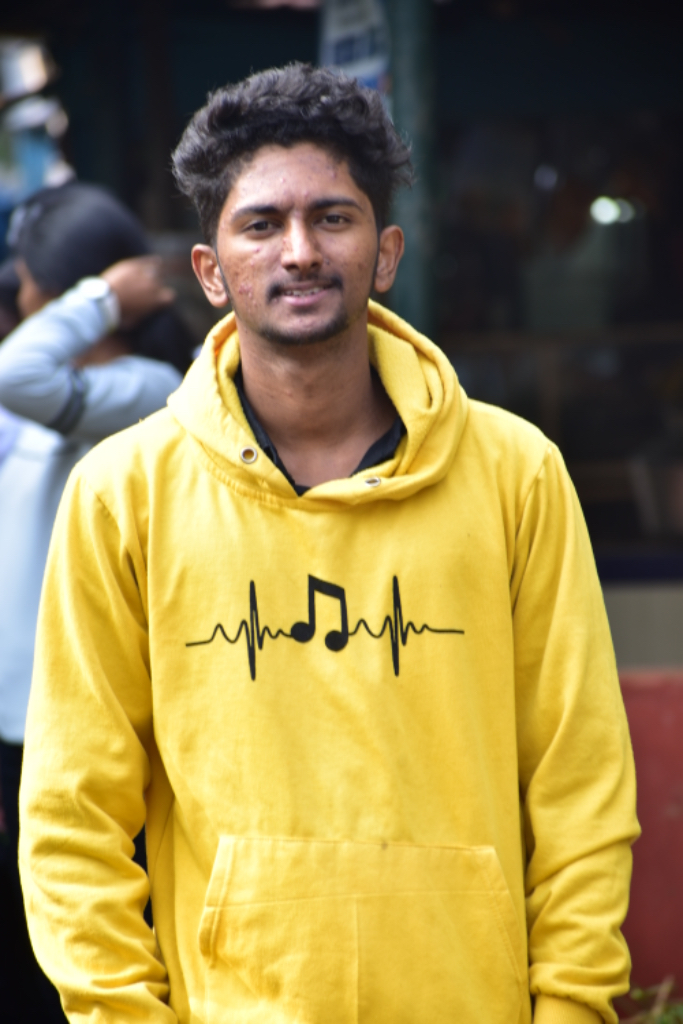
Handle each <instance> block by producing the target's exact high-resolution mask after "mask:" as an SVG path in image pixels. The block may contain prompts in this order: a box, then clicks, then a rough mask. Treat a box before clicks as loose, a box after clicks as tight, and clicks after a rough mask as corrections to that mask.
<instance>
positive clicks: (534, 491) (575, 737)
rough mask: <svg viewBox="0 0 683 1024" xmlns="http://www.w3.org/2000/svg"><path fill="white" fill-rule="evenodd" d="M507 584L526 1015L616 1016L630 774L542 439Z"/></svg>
mask: <svg viewBox="0 0 683 1024" xmlns="http://www.w3.org/2000/svg"><path fill="white" fill-rule="evenodd" d="M511 592H512V602H513V623H514V635H515V650H516V665H515V669H516V685H517V721H518V749H519V762H520V789H521V795H522V801H523V810H524V828H525V840H526V849H527V871H526V894H527V923H528V930H529V959H530V984H531V992H532V994H533V995H535V996H536V1014H535V1021H536V1024H564V1022H565V1021H566V1022H567V1024H590V1022H591V1021H595V1022H599V1021H600V1020H601V1019H604V1020H606V1021H609V1022H610V1024H615V1022H616V1019H617V1018H616V1014H615V1013H614V1010H613V1009H612V1006H611V1000H612V999H613V997H614V996H616V995H619V994H621V993H623V992H626V991H627V990H628V984H629V969H630V961H629V955H628V950H627V948H626V944H625V942H624V939H623V937H622V935H621V932H620V927H621V923H622V921H623V919H624V917H625V914H626V910H627V907H628V894H629V884H630V877H631V849H630V847H631V844H632V842H633V841H634V840H635V839H636V838H637V836H638V834H639V829H638V823H637V821H636V816H635V778H634V768H633V756H632V752H631V744H630V739H629V734H628V726H627V723H626V716H625V712H624V707H623V702H622V698H621V692H620V688H619V680H618V677H617V672H616V665H615V662H614V654H613V650H612V644H611V639H610V634H609V627H608V623H607V617H606V614H605V608H604V603H603V599H602V593H601V590H600V585H599V582H598V579H597V573H596V571H595V565H594V561H593V556H592V552H591V548H590V542H589V539H588V535H587V531H586V527H585V524H584V521H583V516H582V514H581V509H580V507H579V504H578V501H577V498H576V495H575V493H574V489H573V487H572V484H571V482H570V480H569V477H568V475H567V472H566V470H565V468H564V465H563V463H562V460H561V458H560V456H559V453H558V452H557V450H556V449H555V448H554V446H551V445H549V447H548V451H547V453H546V457H545V459H544V463H543V466H542V467H541V470H540V472H539V474H538V476H537V478H536V480H535V481H534V484H533V486H532V488H531V491H530V493H529V495H528V497H527V499H526V502H525V507H524V509H523V513H522V517H521V522H520V525H519V529H518V534H517V541H516V553H515V565H514V568H513V574H512V581H511Z"/></svg>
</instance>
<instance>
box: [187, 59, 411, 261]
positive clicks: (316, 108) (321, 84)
mask: <svg viewBox="0 0 683 1024" xmlns="http://www.w3.org/2000/svg"><path fill="white" fill-rule="evenodd" d="M299 142H314V143H317V144H318V145H320V146H322V147H324V148H325V149H327V150H329V151H330V152H331V153H332V154H333V155H335V156H336V157H337V158H338V159H341V160H346V161H347V162H348V166H349V172H350V174H351V176H352V178H353V180H354V181H355V183H356V185H357V186H358V188H359V189H361V191H362V192H364V193H365V194H366V195H367V197H368V199H369V200H370V202H371V203H372V208H373V210H374V213H375V219H376V221H377V226H378V229H380V230H381V229H382V228H383V227H384V225H385V224H386V223H387V219H388V217H389V208H390V205H391V200H392V197H393V195H394V193H395V192H396V190H397V189H398V188H399V187H400V186H402V185H411V184H412V181H413V170H412V165H411V162H410V147H409V146H408V145H407V144H406V143H405V142H404V141H403V139H401V137H400V135H399V134H398V132H397V131H396V129H395V128H394V126H393V124H392V122H391V118H390V117H389V115H388V113H387V111H386V109H385V107H384V104H383V103H382V99H381V97H380V96H379V94H378V93H377V92H375V91H374V90H372V89H367V88H365V87H364V86H362V85H360V84H359V83H358V82H357V81H356V80H355V79H352V78H347V77H346V76H345V75H341V74H338V73H336V72H333V71H330V70H329V68H314V67H312V66H311V65H310V64H300V63H295V64H288V65H287V66H286V67H283V68H270V69H269V70H268V71H261V72H259V73H258V74H255V75H251V76H250V77H249V78H245V79H244V80H243V81H242V82H238V83H237V84H236V85H228V86H225V87H224V88H222V89H217V90H216V92H214V93H210V94H209V97H208V101H207V103H206V106H204V107H202V108H201V110H198V111H197V113H196V114H195V115H194V117H193V118H192V120H191V121H190V123H189V125H188V126H187V128H186V129H185V132H184V133H183V137H182V138H181V140H180V143H179V144H178V147H177V149H176V151H175V153H174V154H173V172H174V174H175V179H176V181H177V183H178V187H179V188H180V190H181V192H183V193H184V194H185V195H186V196H188V197H189V198H190V199H191V200H192V202H193V203H194V205H195V207H196V210H197V213H198V215H199V222H200V225H201V228H202V231H203V233H204V237H205V238H206V240H207V242H208V243H209V244H210V245H214V244H215V241H216V230H217V227H218V220H219V217H220V213H221V210H222V209H223V206H224V204H225V200H226V199H227V197H228V193H229V192H230V189H231V188H232V186H233V184H234V182H235V179H236V178H237V176H238V174H239V173H240V171H241V170H242V169H243V168H244V166H245V165H246V164H247V163H248V162H249V160H250V158H251V157H252V156H253V154H254V153H255V152H256V151H257V150H258V149H260V148H261V147H262V146H267V145H277V146H285V147H289V146H294V145H296V144H297V143H299Z"/></svg>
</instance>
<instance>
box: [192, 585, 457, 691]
mask: <svg viewBox="0 0 683 1024" xmlns="http://www.w3.org/2000/svg"><path fill="white" fill-rule="evenodd" d="M392 590H393V600H394V608H393V615H387V616H386V617H385V619H384V622H383V623H382V628H381V629H380V630H379V632H378V633H375V632H374V630H372V629H371V628H370V626H369V625H368V623H367V621H366V620H365V619H359V620H358V622H357V623H356V625H355V626H354V627H353V629H352V630H349V620H348V612H347V607H346V592H345V591H344V588H343V587H339V586H337V584H336V583H328V582H327V581H326V580H320V579H318V578H317V577H315V576H309V577H308V621H303V622H295V623H294V625H293V626H292V628H291V630H290V632H289V633H288V632H287V631H286V630H284V629H278V630H276V631H275V632H273V630H272V629H270V627H268V626H265V627H264V628H263V629H261V625H260V621H259V613H258V602H257V600H256V585H255V583H254V581H253V580H252V581H251V582H250V584H249V619H248V620H247V619H242V621H241V622H240V624H239V627H238V629H237V632H236V633H235V635H234V636H229V635H228V633H226V631H225V628H224V627H223V624H222V623H221V622H219V623H218V624H217V625H216V626H215V627H214V630H213V633H212V634H211V636H210V637H209V638H208V640H192V641H190V643H186V644H185V646H186V647H206V646H207V645H208V644H212V643H213V642H214V640H215V639H216V637H217V636H222V637H223V639H224V640H225V641H226V642H227V643H229V644H236V643H237V642H238V641H239V639H240V637H241V636H244V639H245V642H246V645H247V655H248V658H249V674H250V675H251V678H252V679H256V651H257V649H258V650H259V651H262V650H263V644H264V643H265V639H266V637H270V639H271V640H277V639H278V637H285V638H286V639H288V640H295V641H296V643H299V644H306V643H308V642H309V640H312V639H313V637H314V636H315V629H316V616H315V607H316V605H315V596H316V594H322V595H323V596H324V597H330V598H333V599H334V600H335V601H339V614H340V619H341V622H340V626H341V628H340V629H331V630H329V631H328V632H327V633H326V634H325V638H324V639H325V646H326V647H327V649H328V650H329V651H334V652H335V653H337V652H339V651H343V649H344V648H345V647H346V645H347V644H348V642H349V639H350V638H351V637H354V636H356V634H357V633H358V632H360V630H361V629H364V630H365V632H366V633H367V634H368V636H371V637H372V639H373V640H381V638H382V637H383V636H384V634H385V633H386V632H387V630H388V632H389V640H390V642H391V662H392V665H393V667H394V675H395V676H397V675H398V674H399V670H400V651H401V647H405V646H406V644H407V643H408V637H409V635H410V633H411V632H413V633H414V634H415V635H416V636H420V635H421V634H422V633H450V634H452V635H460V636H462V635H464V633H465V630H464V629H436V628H435V627H434V626H429V625H427V623H426V622H425V623H423V625H421V626H416V625H415V623H414V622H411V621H410V620H409V621H408V622H406V623H404V621H403V608H402V606H401V592H400V589H399V585H398V578H397V577H396V576H394V578H393V588H392Z"/></svg>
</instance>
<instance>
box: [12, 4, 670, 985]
mask: <svg viewBox="0 0 683 1024" xmlns="http://www.w3.org/2000/svg"><path fill="white" fill-rule="evenodd" d="M676 8H677V5H674V4H673V3H670V2H669V3H666V2H663V0H621V2H616V0H590V2H588V0H571V2H569V0H567V2H565V0H442V2H435V0H385V2H383V0H325V2H322V0H290V2H289V3H283V2H278V0H233V2H230V0H167V2H164V0H135V2H133V0H24V2H23V3H22V4H21V5H19V4H17V5H14V9H13V10H7V9H6V10H5V11H4V13H3V14H2V16H1V17H0V81H1V96H0V239H1V238H3V237H4V229H5V226H6V223H7V220H8V218H9V214H10V212H11V210H12V208H13V206H14V205H15V204H16V203H17V202H18V201H19V200H20V199H22V198H24V197H25V196H26V195H28V194H30V193H31V192H32V191H35V190H36V189H37V188H39V187H41V186H42V185H43V184H46V183H52V184H58V183H60V182H62V181H65V180H68V179H69V177H72V176H77V177H78V178H79V179H82V180H84V181H91V182H97V183H100V184H103V185H106V186H108V187H109V188H110V189H111V190H112V191H113V192H114V193H115V194H116V195H117V196H118V197H119V198H121V199H122V200H123V201H124V202H126V203H127V204H128V205H129V206H130V207H131V208H132V209H133V210H134V211H135V212H136V213H137V214H138V215H139V216H140V217H141V218H142V220H143V222H144V223H145V225H146V226H147V228H148V229H149V230H150V231H151V232H152V234H153V237H154V240H155V246H156V249H157V251H158V252H159V253H161V254H162V255H163V256H164V258H165V261H166V270H167V274H168V276H169V278H170V279H171V282H172V283H173V284H174V285H175V287H176V288H177V289H178V290H179V293H180V295H181V300H182V307H183V312H184V315H185V317H186V320H187V322H188V324H189V325H190V327H191V328H192V330H193V331H194V332H195V333H196V336H197V341H198V342H199V341H201V339H202V338H203V335H204V333H205V332H206V330H207V329H208V328H209V327H210V326H211V324H212V322H213V319H214V317H215V313H214V311H212V310H211V308H210V307H208V305H207V304H206V302H205V300H204V299H203V296H202V295H201V293H200V291H199V289H198V287H197V286H196V285H195V282H194V279H193V277H192V275H191V272H190V265H189V259H188V255H189V250H190V247H191V245H192V244H193V242H194V241H197V240H199V234H198V229H197V225H196V221H195V218H194V214H193V212H192V211H191V210H190V209H189V208H188V206H187V204H186V203H185V201H184V200H183V199H181V197H179V196H178V195H177V193H176V192H175V190H174V187H173V184H172V180H171V177H170V173H169V154H170V151H171V149H172V148H173V146H174V145H175V143H176V141H177V139H178V137H179V135H180V133H181V131H182V129H183V127H184V125H185V124H186V122H187V120H188V118H189V117H190V115H191V114H192V112H193V111H194V110H196V108H197V107H199V106H201V105H202V103H203V102H204V99H205V97H206V93H207V91H209V90H210V89H213V88H215V87H217V86H220V85H223V84H225V83H226V82H230V81H236V80H238V79H240V78H242V77H244V76H245V75H247V74H249V73H250V72H251V71H253V70H260V69H262V68H266V67H269V66H271V65H278V64H283V63H286V62H287V61H290V60H303V61H310V62H313V63H316V62H323V63H327V64H331V65H336V66H338V67H340V68H343V69H344V70H346V71H347V72H349V73H351V74H354V75H357V76H358V77H360V78H362V79H363V80H364V81H366V82H367V83H368V84H370V85H372V86H373V87H376V88H379V89H380V90H381V91H382V92H383V93H384V95H385V97H386V102H387V103H388V104H389V107H390V109H391V111H392V115H393V117H394V119H395V121H396V123H397V125H398V127H399V128H400V129H401V130H402V131H405V132H407V133H408V134H409V135H410V137H411V139H412V140H413V145H414V154H415V162H416V165H417V171H418V183H417V185H416V186H415V188H414V189H413V190H412V192H411V193H409V194H407V195H406V196H404V197H402V198H401V200H400V201H399V202H398V203H397V209H396V216H397V218H398V219H399V221H400V223H401V224H402V225H403V226H404V228H405V229H406V231H407V235H408V252H407V255H406V259H405V261H404V265H403V266H402V271H401V274H402V276H401V278H400V280H399V282H398V285H397V287H396V288H395V289H394V293H395V294H394V295H393V296H390V298H389V304H391V305H393V308H395V309H396V311H397V312H399V313H401V314H402V315H405V316H406V317H407V318H408V319H409V320H411V322H413V323H414V324H415V325H416V326H418V327H419V328H421V329H422V330H424V331H425V332H427V333H429V334H430V335H431V336H432V337H433V338H434V339H435V340H436V341H437V342H438V344H439V345H441V347H442V348H443V349H444V350H445V351H446V352H447V353H448V355H449V357H450V358H451V360H452V361H453V363H454V365H455V367H456V369H457V370H458V373H459V375H460V379H461V381H462V383H463V385H464V387H465V389H466V391H467V392H468V394H469V395H470V396H472V397H475V398H480V399H482V400H484V401H487V402H493V403H495V404H498V405H502V406H504V407H506V408H508V409H510V410H512V411H514V412H516V413H519V414H520V415H522V416H524V417H526V418H528V419H530V420H532V421H533V422H535V423H537V424H538V425H539V426H540V427H541V428H542V429H543V430H544V431H545V432H546V434H548V436H549V437H551V438H552V439H553V440H554V441H556V442H557V443H558V444H559V446H560V448H561V450H562V452H563V454H564V456H565V459H566V461H567V463H568V466H569V469H570V472H571V474H572V477H573V479H574V481H575V484H576V487H577V490H578V493H579V496H580V498H581V502H582V505H583V508H584V511H585V515H586V519H587V522H588V527H589V530H590V533H591V537H592V540H593V544H594V548H595V553H596V559H597V564H598V570H599V573H600V577H601V580H602V583H603V587H604V592H605V598H606V603H607V608H608V614H609V616H610V622H611V625H612V630H613V635H614V640H615V647H616V652H617V660H618V664H619V668H620V672H621V677H622V684H623V687H624V695H625V698H626V703H627V708H628V710H629V716H630V719H631V727H632V732H633V737H634V746H635V748H636V756H637V760H638V769H639V775H640V785H641V798H640V799H641V805H640V813H641V819H642V820H643V823H644V825H645V827H646V834H645V838H644V839H643V840H641V842H640V843H639V845H638V847H637V848H636V868H637V870H636V885H635V887H634V899H633V909H632V912H631V915H630V917H629V922H628V923H627V932H628V934H629V939H630V941H631V943H632V946H633V953H634V965H635V966H634V978H635V980H636V981H637V982H639V983H641V984H648V985H651V984H655V983H657V982H659V981H661V980H662V979H663V978H664V977H665V976H666V975H668V974H678V976H679V981H680V983H681V986H682V987H683V878H682V876H683V872H682V871H681V867H680V865H681V864H683V769H682V767H681V762H682V758H681V749H682V746H683V744H682V743H681V738H682V737H683V685H682V683H681V680H682V679H683V60H682V57H683V50H682V47H681V41H680V31H679V28H678V17H677V14H678V11H677V9H676ZM1 246H2V242H1V240H0V248H1ZM1 328H2V325H1V324H0V329H1ZM6 329H7V328H4V330H0V333H4V331H5V330H6ZM597 753H598V752H596V755H597Z"/></svg>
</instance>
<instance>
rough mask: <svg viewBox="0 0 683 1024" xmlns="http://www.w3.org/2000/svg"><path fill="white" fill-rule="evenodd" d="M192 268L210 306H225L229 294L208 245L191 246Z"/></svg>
mask: <svg viewBox="0 0 683 1024" xmlns="http://www.w3.org/2000/svg"><path fill="white" fill-rule="evenodd" d="M192 269H193V270H194V272H195V274H196V275H197V280H198V281H199V283H200V285H201V286H202V288H203V290H204V294H205V295H206V297H207V299H208V300H209V302H210V303H211V305H212V306H219V307H220V306H227V305H228V303H229V302H230V296H229V295H228V292H227V290H226V287H225V284H224V283H223V275H222V274H221V269H220V267H219V266H218V259H217V257H216V253H215V252H214V251H213V249H212V248H211V246H210V245H194V246H193V247H192Z"/></svg>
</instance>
